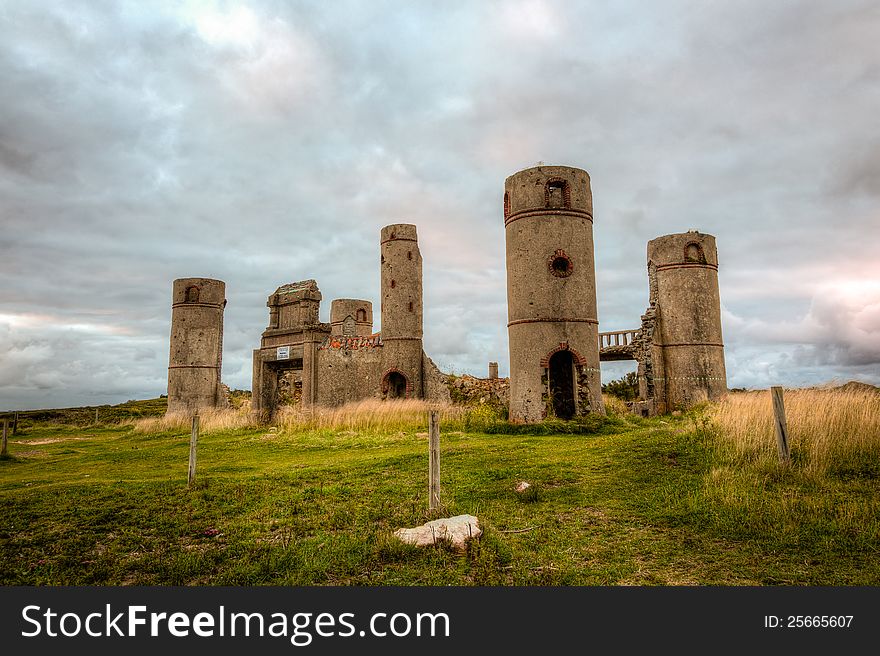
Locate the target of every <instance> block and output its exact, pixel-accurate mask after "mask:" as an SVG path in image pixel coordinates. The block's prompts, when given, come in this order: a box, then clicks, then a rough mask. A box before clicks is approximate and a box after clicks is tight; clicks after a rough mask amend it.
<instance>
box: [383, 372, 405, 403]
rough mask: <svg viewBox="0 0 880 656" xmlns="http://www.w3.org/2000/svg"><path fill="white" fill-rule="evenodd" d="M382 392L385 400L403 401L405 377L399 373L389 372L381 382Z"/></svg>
mask: <svg viewBox="0 0 880 656" xmlns="http://www.w3.org/2000/svg"><path fill="white" fill-rule="evenodd" d="M382 392H383V396H384V398H386V399H405V398H406V376H404V375H403V374H402V373H400V372H399V371H389V372H388V373H387V374H386V375H385V379H384V380H383V381H382Z"/></svg>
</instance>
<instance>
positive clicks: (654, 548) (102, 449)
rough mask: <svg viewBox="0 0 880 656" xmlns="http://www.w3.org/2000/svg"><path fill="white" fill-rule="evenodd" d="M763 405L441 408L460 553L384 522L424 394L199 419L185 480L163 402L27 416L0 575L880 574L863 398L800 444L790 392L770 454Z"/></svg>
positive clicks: (446, 489)
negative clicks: (780, 437) (399, 533)
mask: <svg viewBox="0 0 880 656" xmlns="http://www.w3.org/2000/svg"><path fill="white" fill-rule="evenodd" d="M789 398H790V399H791V401H792V405H793V406H796V405H797V404H796V403H794V397H793V396H790V397H787V400H788V399H789ZM850 401H852V400H850ZM872 402H873V401H871V400H870V399H869V400H867V401H865V400H864V399H862V400H861V401H858V400H855V401H852V403H856V404H858V403H872ZM737 403H738V404H741V405H739V406H737V407H735V408H732V407H731V405H730V404H737ZM150 404H152V405H150ZM749 404H751V405H749ZM135 405H137V404H135ZM159 405H161V403H160V402H156V401H153V402H148V403H147V406H148V407H150V408H152V410H150V411H147V410H144V411H143V412H141V413H140V416H148V415H155V414H157V408H158V406H159ZM765 405H766V406H767V407H769V398H768V396H767V393H766V392H764V393H763V396H761V395H760V394H757V393H755V394H753V395H731V398H730V399H729V400H728V401H726V402H725V403H722V404H720V405H713V406H706V407H702V408H697V409H695V410H694V411H692V412H690V413H687V414H685V415H683V416H674V417H673V416H667V417H660V418H652V419H641V418H636V417H628V416H618V417H611V418H610V419H607V420H596V419H591V421H589V422H585V423H583V424H572V423H567V424H562V423H556V424H554V423H550V424H547V425H545V426H539V427H537V428H530V429H523V428H521V427H513V426H510V425H508V424H506V423H503V422H497V421H494V420H493V417H492V416H491V413H487V412H485V411H483V410H481V409H479V408H477V409H471V410H460V409H448V410H447V412H446V413H445V415H444V422H443V426H442V437H441V444H442V456H441V468H442V469H441V472H442V475H441V478H442V487H441V491H442V499H443V501H444V503H445V505H446V510H447V512H448V513H449V514H461V513H471V514H474V515H476V516H477V517H479V518H480V521H481V522H482V524H483V526H484V529H485V533H484V536H483V537H482V539H481V540H480V541H478V542H476V543H473V544H472V546H471V548H470V549H469V550H468V552H467V553H466V554H464V555H459V554H456V553H454V552H452V551H450V550H449V549H446V548H443V547H440V546H438V547H434V548H428V549H425V550H418V549H416V548H414V547H409V546H405V545H402V544H400V543H399V542H398V541H397V540H396V539H395V538H393V537H392V535H391V534H392V532H393V531H394V530H395V529H397V528H400V527H407V526H409V527H411V526H416V525H418V524H421V523H422V522H424V521H426V520H427V519H430V518H431V517H430V516H429V515H428V513H427V436H426V434H425V430H426V428H425V407H424V406H419V405H417V404H416V405H410V406H408V407H404V406H386V408H387V412H388V416H387V417H385V418H384V419H383V420H382V421H376V420H375V415H376V408H372V409H370V408H369V407H367V408H362V409H361V410H360V411H358V410H356V409H355V410H351V409H349V410H348V411H346V412H347V414H346V412H340V414H339V415H338V416H336V418H335V419H332V418H328V417H327V416H324V417H323V418H322V417H321V416H318V417H310V418H304V417H302V416H297V417H287V418H286V419H284V418H283V419H282V421H280V422H279V425H278V426H275V427H259V426H253V425H251V424H250V422H249V421H248V420H247V419H246V418H244V415H243V414H242V415H241V417H242V418H241V419H235V418H234V417H233V418H231V419H230V418H229V417H227V418H226V419H223V418H222V417H220V416H218V417H215V418H214V419H211V420H209V419H208V418H205V420H204V425H205V427H206V430H205V432H204V433H203V434H202V436H201V438H200V442H199V452H198V477H197V482H196V485H195V486H193V487H192V488H188V487H187V485H186V468H187V454H188V440H189V431H188V424H187V423H186V422H185V421H178V422H174V421H171V422H162V421H160V420H159V419H154V420H151V419H140V420H137V421H135V422H132V420H131V419H130V417H136V416H139V415H138V413H136V412H134V411H133V410H134V408H129V409H128V410H129V411H131V412H129V414H128V415H127V416H126V417H122V418H121V419H120V422H121V423H115V421H114V422H111V423H97V424H96V423H94V422H93V419H94V417H93V416H92V423H87V421H86V420H87V418H85V415H84V418H82V421H80V425H70V424H67V425H60V424H53V423H50V421H51V417H50V418H49V419H48V420H47V419H27V420H23V421H22V423H21V426H22V430H20V432H19V433H18V434H17V435H16V436H15V437H11V438H10V444H9V451H10V454H11V456H12V457H11V458H10V459H7V460H2V461H0V509H2V510H0V548H2V553H3V558H2V559H0V583H2V584H4V585H20V584H25V585H33V584H36V585H42V584H49V585H62V584H63V585H82V584H86V585H92V584H105V585H191V584H199V585H264V584H272V585H279V584H280V585H447V584H454V585H568V584H579V585H581V584H582V585H594V584H601V585H681V584H686V585H690V584H701V585H707V584H708V585H717V584H721V585H751V584H757V585H774V584H794V585H878V584H880V557H878V556H880V489H878V481H880V470H878V467H877V460H878V457H880V456H878V452H877V451H876V450H875V449H876V443H875V442H873V441H872V440H874V438H875V437H877V434H876V433H873V432H871V431H873V430H874V428H872V426H874V427H876V424H871V423H870V417H871V416H873V417H875V418H876V416H877V415H871V413H870V412H869V413H868V414H867V415H866V416H867V417H868V419H865V418H859V419H858V421H859V422H861V424H860V425H857V426H855V427H854V426H853V425H848V426H842V425H836V428H835V430H837V431H839V435H838V438H839V439H838V442H840V443H843V442H846V443H847V444H856V443H858V445H860V446H858V447H857V448H856V447H853V448H842V447H841V448H838V447H840V444H837V445H836V446H833V447H830V448H831V450H830V451H829V453H830V454H831V455H829V456H828V457H826V458H825V459H824V460H822V458H820V457H819V456H817V455H815V453H818V451H815V450H812V451H811V449H812V448H813V446H812V445H813V443H814V442H816V441H817V440H818V438H816V439H814V438H813V433H810V432H809V431H811V430H814V429H810V428H803V427H804V426H810V425H811V424H808V423H804V421H805V420H803V419H802V418H800V417H799V416H798V412H804V413H807V414H809V413H810V412H812V409H811V408H809V407H807V406H809V405H810V404H809V403H807V404H804V407H803V408H802V409H801V410H798V411H797V412H795V413H794V416H790V418H789V424H790V426H791V427H792V432H793V434H794V440H795V441H794V445H795V448H794V455H795V458H794V463H793V464H792V465H791V466H788V467H785V466H782V465H779V464H778V463H777V462H776V460H775V458H773V454H774V451H773V449H774V448H775V447H774V442H773V437H772V434H770V435H763V434H762V437H760V438H758V437H755V438H754V439H752V436H754V435H756V434H757V429H754V430H753V429H749V428H748V427H746V424H745V423H744V421H745V420H744V419H743V417H745V416H751V415H755V416H756V417H757V416H758V415H761V413H762V412H763V410H762V408H763V407H764V406H765ZM812 405H815V404H812ZM832 405H833V406H834V407H835V408H839V407H840V405H841V404H840V403H835V404H832ZM843 405H845V406H846V407H847V408H849V410H846V412H851V413H855V412H856V410H854V409H853V408H851V407H850V405H847V404H846V403H844V404H843ZM147 406H145V407H147ZM853 407H855V406H853ZM871 407H873V406H871ZM823 408H824V410H823V411H824V412H826V413H832V414H833V412H836V411H837V410H833V409H832V408H831V406H823ZM793 410H794V408H793ZM841 412H844V410H841ZM749 413H751V414H749ZM92 415H93V411H92ZM108 416H112V415H109V413H108ZM368 416H372V417H374V418H373V419H369V417H368ZM853 416H855V414H853ZM77 417H79V415H77ZM732 418H733V419H732ZM734 419H735V421H734ZM831 420H832V418H829V421H831ZM55 421H57V418H56V419H55ZM761 421H763V420H761ZM852 421H856V420H855V419H853V420H852ZM737 426H739V429H741V433H737V432H736V430H737ZM762 430H763V429H762ZM530 431H531V432H533V433H538V432H544V433H549V434H529V432H530ZM562 431H567V432H562ZM850 433H853V435H850ZM746 436H747V437H748V438H749V439H746ZM866 436H867V437H866ZM872 436H873V437H872ZM822 439H824V438H822ZM750 440H751V441H750ZM768 440H769V444H765V442H767V441H768ZM826 441H827V440H826ZM831 442H832V443H833V442H834V440H832V441H831ZM872 445H873V446H872ZM814 451H815V453H814ZM841 454H843V455H841ZM819 461H822V462H823V464H821V465H818V464H815V463H817V462H819ZM835 462H840V463H843V464H842V465H841V466H839V467H838V466H835ZM519 481H528V482H530V483H531V484H532V485H533V488H532V490H534V491H536V493H535V494H527V495H518V494H517V493H516V492H515V491H514V486H515V485H516V483H517V482H519Z"/></svg>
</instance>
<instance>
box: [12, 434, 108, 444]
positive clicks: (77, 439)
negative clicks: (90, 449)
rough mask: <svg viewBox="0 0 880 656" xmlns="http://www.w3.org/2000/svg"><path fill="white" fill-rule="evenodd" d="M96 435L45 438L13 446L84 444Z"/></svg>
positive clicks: (21, 442) (22, 441)
mask: <svg viewBox="0 0 880 656" xmlns="http://www.w3.org/2000/svg"><path fill="white" fill-rule="evenodd" d="M93 437H95V436H94V435H87V436H85V437H44V438H43V439H41V440H16V441H14V442H12V444H21V445H22V446H42V445H43V444H57V443H58V442H82V441H84V440H90V439H91V438H93Z"/></svg>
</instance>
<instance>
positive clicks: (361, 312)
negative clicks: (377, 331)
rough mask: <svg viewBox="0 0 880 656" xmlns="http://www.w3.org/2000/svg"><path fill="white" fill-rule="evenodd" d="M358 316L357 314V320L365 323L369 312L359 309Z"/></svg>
mask: <svg viewBox="0 0 880 656" xmlns="http://www.w3.org/2000/svg"><path fill="white" fill-rule="evenodd" d="M356 314H357V320H358V321H359V322H360V323H364V322H365V321H366V320H367V311H366V310H364V309H363V308H361V309H359V310H358V311H357V313H356Z"/></svg>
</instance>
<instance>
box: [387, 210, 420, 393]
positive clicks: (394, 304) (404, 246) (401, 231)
mask: <svg viewBox="0 0 880 656" xmlns="http://www.w3.org/2000/svg"><path fill="white" fill-rule="evenodd" d="M381 250H382V264H381V269H382V282H381V286H382V290H381V291H382V344H383V346H382V360H383V373H382V395H383V397H384V398H422V397H423V396H424V394H423V389H422V255H421V253H419V242H418V236H417V235H416V227H415V226H414V225H411V224H408V223H398V224H394V225H389V226H385V227H384V228H382V233H381Z"/></svg>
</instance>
